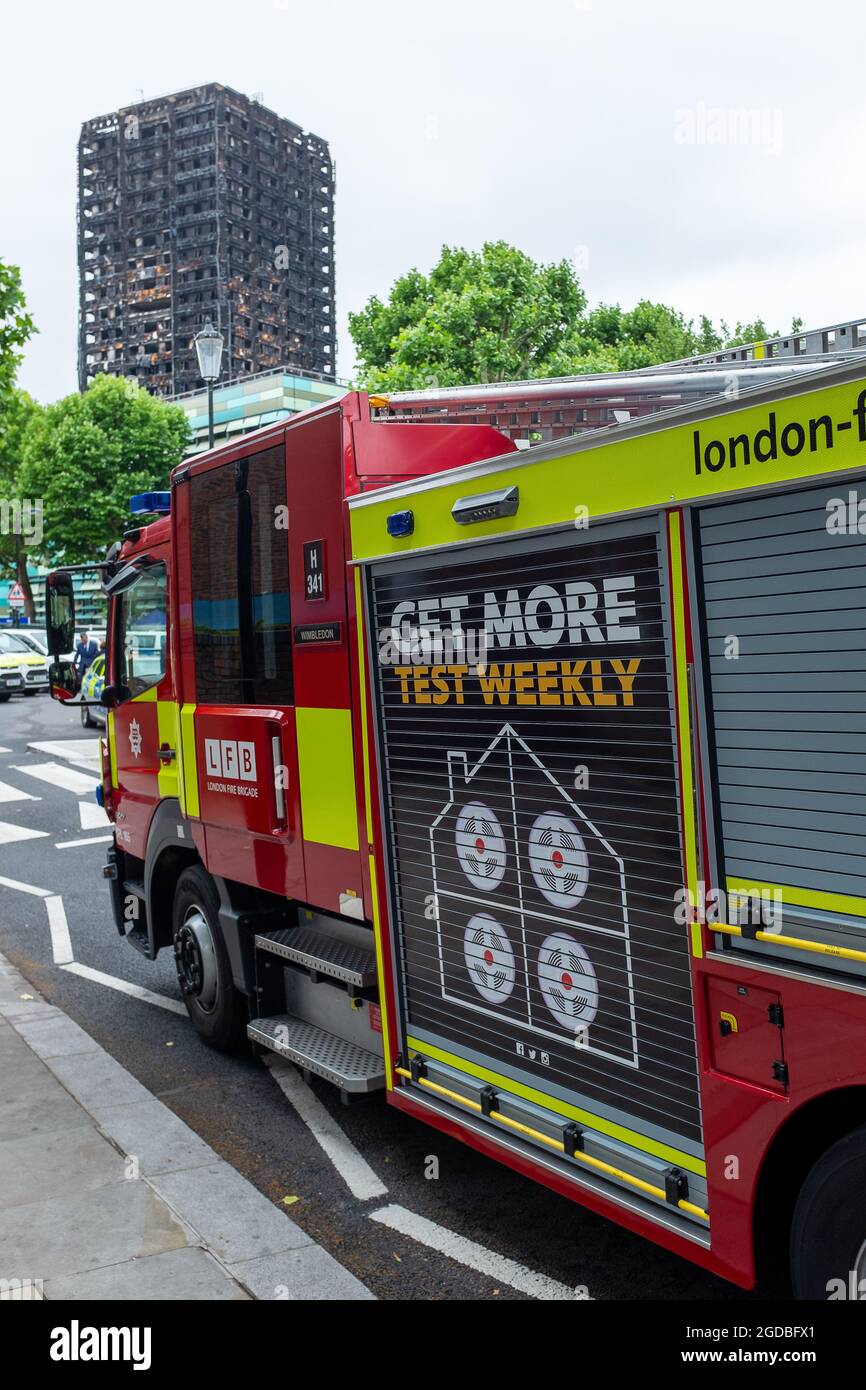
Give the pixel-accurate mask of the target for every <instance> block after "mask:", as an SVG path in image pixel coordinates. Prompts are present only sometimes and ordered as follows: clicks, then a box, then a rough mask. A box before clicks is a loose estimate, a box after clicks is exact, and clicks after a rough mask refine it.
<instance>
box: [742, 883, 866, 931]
mask: <svg viewBox="0 0 866 1390" xmlns="http://www.w3.org/2000/svg"><path fill="white" fill-rule="evenodd" d="M725 881H726V883H727V887H728V892H729V893H739V894H741V895H742V896H744V897H755V896H758V895H760V896H762V897H772V896H774V895H776V894H778V896H779V898H780V899H781V901H782V902H783V903H788V905H789V906H790V907H814V908H818V909H819V911H822V912H842V913H845V914H847V915H848V916H849V917H866V899H864V898H853V897H850V896H849V895H848V894H846V893H823V892H821V891H820V890H819V889H817V888H788V887H787V886H786V885H785V884H784V883H763V882H761V881H760V880H758V879H754V878H728V879H726V880H725ZM827 925H828V926H829V925H830V924H829V923H828V924H827Z"/></svg>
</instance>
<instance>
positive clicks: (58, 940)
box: [45, 894, 75, 965]
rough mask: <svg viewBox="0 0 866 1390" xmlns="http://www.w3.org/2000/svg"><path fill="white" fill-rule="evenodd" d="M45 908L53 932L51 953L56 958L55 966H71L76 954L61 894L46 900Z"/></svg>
mask: <svg viewBox="0 0 866 1390" xmlns="http://www.w3.org/2000/svg"><path fill="white" fill-rule="evenodd" d="M45 906H46V908H47V909H48V926H49V928H50V930H51V951H52V954H53V956H54V964H55V965H69V964H70V962H71V961H74V960H75V952H74V951H73V949H72V938H71V937H70V935H69V924H68V922H67V921H66V911H65V909H64V907H63V899H62V898H61V897H60V896H59V894H54V895H53V896H52V897H50V898H46V899H45Z"/></svg>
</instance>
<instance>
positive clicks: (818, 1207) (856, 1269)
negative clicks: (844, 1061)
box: [791, 1125, 866, 1301]
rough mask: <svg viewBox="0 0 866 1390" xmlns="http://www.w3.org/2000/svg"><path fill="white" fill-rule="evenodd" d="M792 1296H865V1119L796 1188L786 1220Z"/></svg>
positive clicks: (835, 1145)
mask: <svg viewBox="0 0 866 1390" xmlns="http://www.w3.org/2000/svg"><path fill="white" fill-rule="evenodd" d="M791 1283H792V1285H793V1288H794V1296H795V1297H796V1298H802V1299H820V1300H821V1301H826V1300H827V1299H828V1298H830V1297H831V1296H835V1298H837V1299H838V1298H850V1297H851V1289H852V1286H853V1287H854V1288H860V1289H862V1292H861V1294H860V1297H861V1298H862V1297H864V1296H866V1125H863V1126H861V1127H860V1128H859V1129H855V1130H852V1132H851V1133H850V1134H846V1136H845V1138H844V1139H840V1140H839V1142H838V1143H837V1144H834V1145H833V1147H832V1148H831V1149H828V1150H827V1152H826V1153H825V1154H824V1155H823V1157H822V1158H820V1159H819V1160H818V1162H817V1163H816V1164H815V1166H814V1168H813V1169H812V1170H811V1172H810V1173H809V1175H808V1177H807V1178H806V1181H805V1182H804V1183H803V1186H802V1188H801V1190H800V1195H799V1197H798V1199H797V1205H796V1207H795V1209H794V1220H793V1223H792V1226H791Z"/></svg>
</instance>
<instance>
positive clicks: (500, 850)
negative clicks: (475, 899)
mask: <svg viewBox="0 0 866 1390" xmlns="http://www.w3.org/2000/svg"><path fill="white" fill-rule="evenodd" d="M454 842H455V844H456V846H457V858H458V859H459V860H460V867H461V868H462V870H463V872H464V873H465V875H466V877H467V878H468V879H469V882H470V883H471V884H472V887H473V888H498V887H499V885H500V883H501V882H502V879H503V877H504V874H505V836H504V835H503V834H502V827H501V825H500V824H499V821H498V820H497V818H496V815H495V813H494V812H493V811H491V809H490V807H489V806H485V805H484V804H483V803H482V802H480V801H470V802H469V804H468V805H467V806H464V807H463V810H462V811H461V812H460V815H459V816H458V817H457V829H456V830H455V832H454Z"/></svg>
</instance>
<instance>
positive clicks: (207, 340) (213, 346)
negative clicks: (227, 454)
mask: <svg viewBox="0 0 866 1390" xmlns="http://www.w3.org/2000/svg"><path fill="white" fill-rule="evenodd" d="M193 342H194V344H195V353H196V357H197V358H198V371H199V376H200V377H201V379H202V381H204V382H206V383H207V441H208V448H209V449H212V448H213V388H214V382H215V381H217V380H218V379H219V374H220V365H221V363H222V355H223V335H222V334H221V333H220V332H219V331H218V330H217V329H216V328H214V326H213V324H212V323H211V321H210V319H208V320H207V321H206V323H205V326H204V328H203V329H202V330H201V332H200V333H196V335H195V337H194V338H193Z"/></svg>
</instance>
